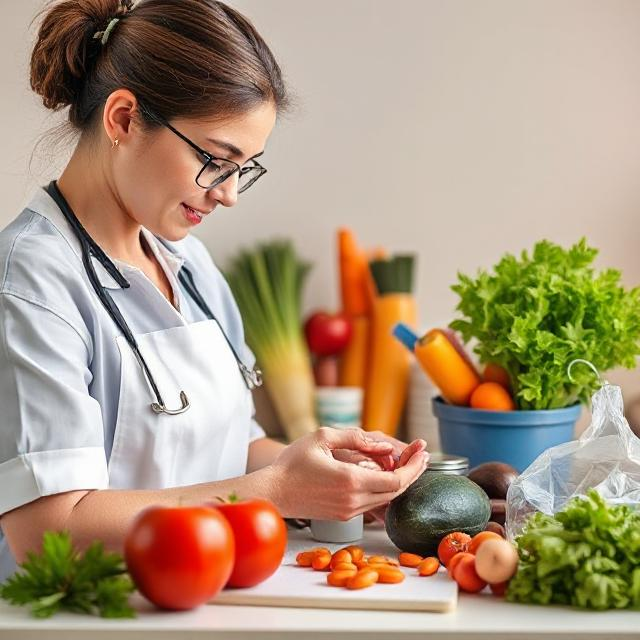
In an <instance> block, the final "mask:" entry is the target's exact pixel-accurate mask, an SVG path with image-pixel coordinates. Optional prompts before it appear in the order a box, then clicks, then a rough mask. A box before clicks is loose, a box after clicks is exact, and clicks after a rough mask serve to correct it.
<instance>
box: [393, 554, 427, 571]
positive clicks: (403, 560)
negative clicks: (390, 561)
mask: <svg viewBox="0 0 640 640" xmlns="http://www.w3.org/2000/svg"><path fill="white" fill-rule="evenodd" d="M398 561H399V562H400V564H401V565H402V566H403V567H412V568H415V567H417V566H418V565H419V564H420V563H421V562H422V556H419V555H418V554H417V553H407V552H406V551H403V552H402V553H401V554H400V555H399V556H398Z"/></svg>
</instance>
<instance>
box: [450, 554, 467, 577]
mask: <svg viewBox="0 0 640 640" xmlns="http://www.w3.org/2000/svg"><path fill="white" fill-rule="evenodd" d="M465 553H467V552H466V551H460V552H458V553H456V554H455V555H454V556H453V557H452V558H451V560H449V564H448V565H447V572H448V573H449V577H450V578H453V572H454V571H455V570H456V565H457V564H458V562H460V560H462V558H463V557H464V555H465Z"/></svg>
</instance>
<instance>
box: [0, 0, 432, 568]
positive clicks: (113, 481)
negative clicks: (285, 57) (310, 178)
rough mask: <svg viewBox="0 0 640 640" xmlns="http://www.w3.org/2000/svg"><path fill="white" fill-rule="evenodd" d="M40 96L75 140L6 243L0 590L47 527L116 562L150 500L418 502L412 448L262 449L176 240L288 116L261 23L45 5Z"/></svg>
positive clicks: (324, 443)
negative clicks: (63, 111) (406, 495)
mask: <svg viewBox="0 0 640 640" xmlns="http://www.w3.org/2000/svg"><path fill="white" fill-rule="evenodd" d="M31 85H32V87H33V89H34V90H35V91H36V92H37V93H38V94H39V95H41V96H42V99H43V102H44V105H45V106H46V107H48V108H51V109H60V108H63V107H69V121H70V123H71V125H72V126H73V127H75V128H76V129H77V130H78V131H79V133H80V137H79V142H78V144H77V147H76V149H75V151H74V153H73V155H72V157H71V159H70V161H69V163H68V165H67V166H66V168H65V170H64V171H63V172H62V175H61V176H60V177H59V179H58V180H57V181H53V182H52V183H51V184H49V185H47V187H45V188H43V189H40V190H38V192H37V193H36V194H35V196H34V198H33V200H32V202H31V203H30V204H29V206H28V207H27V208H26V209H25V210H24V211H23V212H22V213H21V214H20V215H19V216H18V217H17V218H16V219H15V220H14V221H13V222H12V223H11V224H10V225H9V226H8V227H7V228H6V229H5V230H4V231H3V232H2V233H1V234H0V264H1V265H2V266H1V267H0V270H1V275H2V279H1V282H2V288H1V289H0V327H1V329H0V331H1V336H2V349H0V405H1V406H2V408H3V419H2V425H1V427H0V486H1V487H2V494H1V496H0V501H1V502H0V513H1V514H3V515H2V517H1V518H0V525H1V526H2V532H3V537H2V538H0V580H1V579H4V578H5V577H6V576H7V575H9V574H10V573H11V572H12V571H13V570H14V569H15V561H21V560H22V559H23V558H24V557H25V553H26V551H27V550H29V549H33V548H37V547H39V545H40V541H41V539H42V533H43V532H44V531H46V530H48V529H54V530H59V529H67V530H69V531H70V532H71V535H72V536H73V538H74V541H75V543H76V544H77V545H78V546H79V547H83V546H85V545H87V544H88V543H89V542H90V541H92V540H94V539H96V538H99V539H101V540H103V541H104V543H105V545H106V546H107V547H109V548H113V549H120V548H121V546H122V541H123V536H124V533H125V531H126V528H127V525H128V523H129V522H130V521H131V519H132V517H133V516H134V515H135V514H136V513H137V512H138V511H139V510H140V509H142V508H144V507H146V506H148V505H150V504H164V505H177V504H182V505H186V504H192V503H193V504H195V503H200V502H203V501H205V500H209V499H211V498H212V497H213V496H217V495H225V494H228V493H231V492H232V491H234V492H236V493H237V494H240V495H243V496H260V497H264V498H267V499H270V500H272V501H273V502H274V503H275V504H276V505H277V506H278V508H279V509H280V511H281V512H282V514H283V515H284V516H295V517H317V518H338V519H346V518H349V517H352V516H353V515H355V514H357V513H362V512H364V511H367V510H372V509H375V508H376V507H380V506H382V505H385V504H386V503H387V502H388V501H389V500H390V499H392V498H393V497H395V496H396V495H398V494H399V493H400V492H402V491H403V490H404V489H405V488H406V487H407V486H408V485H409V484H411V482H413V481H414V480H415V479H416V478H417V477H418V476H419V475H420V473H422V471H423V470H424V468H425V465H426V459H427V455H426V453H425V452H424V445H425V443H424V442H423V441H416V442H414V443H412V444H411V445H409V446H408V447H406V448H405V446H404V445H402V443H399V442H398V441H393V440H392V439H384V438H383V437H382V436H380V435H375V434H372V435H365V434H364V433H363V432H360V431H358V430H347V431H337V430H331V429H321V430H320V431H318V432H317V433H315V434H313V435H310V436H307V437H304V438H301V439H299V440H297V441H296V442H294V443H293V444H291V445H289V446H287V447H285V446H284V445H281V444H278V443H276V442H274V441H272V440H269V439H268V438H266V437H265V434H264V432H263V431H262V429H261V428H260V427H259V426H258V425H257V424H256V422H255V421H254V420H253V403H252V399H251V392H250V390H251V388H252V387H253V386H255V384H257V382H258V380H257V376H256V372H254V371H253V356H252V354H251V352H250V351H249V349H248V348H247V347H246V345H245V343H244V338H243V331H242V324H241V319H240V316H239V313H238V310H237V307H236V305H235V303H234V301H233V298H232V296H231V293H230V290H229V288H228V286H227V284H226V282H225V281H224V279H223V277H222V275H221V274H220V272H219V271H218V269H217V268H216V266H215V264H214V263H213V262H212V260H211V258H210V257H209V255H208V253H207V251H206V250H205V249H204V247H203V245H202V244H200V243H199V242H198V241H197V240H196V239H195V238H193V237H191V236H189V235H188V234H189V231H190V230H191V229H192V228H193V227H194V226H195V225H197V224H200V223H201V222H202V221H203V220H204V218H206V217H207V216H208V215H209V214H210V213H211V212H212V211H213V210H214V209H215V208H216V206H218V205H222V206H225V207H230V206H233V205H234V204H235V202H236V199H237V196H238V193H240V192H242V191H244V190H246V189H247V188H249V187H250V186H251V185H253V184H254V183H255V181H256V180H257V179H258V178H260V177H261V176H262V175H263V174H264V173H265V169H264V168H263V167H262V166H261V165H260V163H259V162H258V160H257V158H258V157H259V156H261V155H262V153H263V151H264V149H265V145H266V142H267V139H268V137H269V135H270V133H271V130H272V128H273V126H274V123H275V120H276V116H277V114H278V112H281V111H282V110H283V109H285V108H286V106H287V95H286V91H285V87H284V84H283V82H282V78H281V74H280V70H279V67H278V65H277V63H276V62H275V60H274V58H273V56H272V54H271V52H270V51H269V49H268V48H267V46H266V44H265V43H264V41H263V40H262V38H261V37H260V36H259V35H258V33H256V31H255V30H254V28H253V26H252V25H251V24H250V23H249V22H248V21H247V20H246V19H245V18H244V17H243V16H241V15H240V14H238V13H237V12H236V11H234V10H233V9H231V8H229V7H227V6H225V5H224V4H221V3H219V2H215V1H214V0H181V1H180V2H175V0H142V1H141V2H139V3H138V4H137V5H135V6H134V7H133V6H132V4H131V3H130V2H128V1H127V2H119V1H117V0H64V1H61V2H60V1H58V2H56V3H54V4H53V5H50V6H49V7H48V8H47V9H46V11H45V14H44V17H43V21H42V24H41V27H40V30H39V34H38V40H37V43H36V45H35V48H34V50H33V54H32V59H31ZM392 454H395V455H396V456H398V455H399V456H400V459H399V463H398V464H397V465H396V468H395V470H393V471H389V470H387V471H383V470H382V469H380V470H375V469H371V468H370V467H371V465H370V464H368V465H367V467H368V468H365V466H362V465H358V464H351V463H352V462H358V461H364V460H367V459H373V460H374V461H379V462H380V464H383V461H384V460H385V459H388V458H389V456H390V455H392ZM367 461H368V460H367ZM383 466H384V465H383ZM387 468H388V467H387Z"/></svg>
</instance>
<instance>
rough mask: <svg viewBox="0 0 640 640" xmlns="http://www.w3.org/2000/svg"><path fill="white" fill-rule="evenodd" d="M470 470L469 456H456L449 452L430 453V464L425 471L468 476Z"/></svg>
mask: <svg viewBox="0 0 640 640" xmlns="http://www.w3.org/2000/svg"><path fill="white" fill-rule="evenodd" d="M468 472H469V458H465V457H464V456H454V455H449V454H447V453H439V452H438V453H431V454H429V464H428V465H427V470H426V471H425V473H448V474H453V475H457V476H466V475H467V473H468Z"/></svg>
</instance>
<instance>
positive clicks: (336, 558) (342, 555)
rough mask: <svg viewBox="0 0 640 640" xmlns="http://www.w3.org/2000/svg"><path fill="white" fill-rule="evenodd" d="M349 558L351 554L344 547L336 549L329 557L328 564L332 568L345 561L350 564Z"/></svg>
mask: <svg viewBox="0 0 640 640" xmlns="http://www.w3.org/2000/svg"><path fill="white" fill-rule="evenodd" d="M351 560H352V558H351V554H350V553H349V552H348V551H347V550H346V549H340V550H339V551H336V552H335V553H334V554H333V556H332V557H331V563H330V564H329V566H330V567H331V568H332V569H335V568H336V565H337V564H340V563H345V562H347V563H349V564H351Z"/></svg>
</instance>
